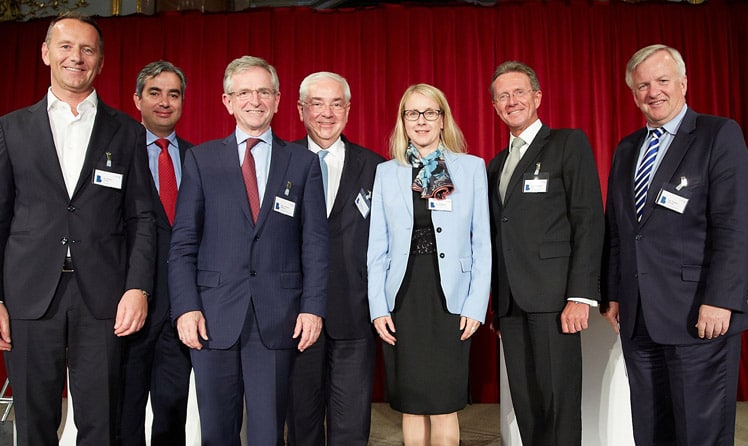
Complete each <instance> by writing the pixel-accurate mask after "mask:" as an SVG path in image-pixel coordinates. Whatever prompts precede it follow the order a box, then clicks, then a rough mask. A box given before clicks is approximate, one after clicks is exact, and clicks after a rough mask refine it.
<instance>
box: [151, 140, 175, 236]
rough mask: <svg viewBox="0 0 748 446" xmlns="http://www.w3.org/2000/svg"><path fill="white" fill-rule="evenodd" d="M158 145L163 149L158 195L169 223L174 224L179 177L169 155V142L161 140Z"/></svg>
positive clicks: (159, 162) (159, 170)
mask: <svg viewBox="0 0 748 446" xmlns="http://www.w3.org/2000/svg"><path fill="white" fill-rule="evenodd" d="M156 145H157V146H159V147H160V148H161V153H159V154H158V194H159V196H160V197H161V204H162V205H163V206H164V211H165V212H166V217H167V218H168V219H169V223H170V224H174V213H175V212H176V208H177V175H176V174H175V173H174V163H173V162H172V160H171V155H169V140H168V139H164V138H159V139H157V140H156Z"/></svg>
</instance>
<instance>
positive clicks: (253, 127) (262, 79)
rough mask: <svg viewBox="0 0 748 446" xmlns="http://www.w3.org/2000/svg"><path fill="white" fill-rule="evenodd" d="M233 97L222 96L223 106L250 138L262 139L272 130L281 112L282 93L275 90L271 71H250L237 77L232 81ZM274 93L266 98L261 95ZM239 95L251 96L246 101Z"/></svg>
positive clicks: (241, 72) (256, 68)
mask: <svg viewBox="0 0 748 446" xmlns="http://www.w3.org/2000/svg"><path fill="white" fill-rule="evenodd" d="M230 87H231V89H230V90H231V91H230V93H224V94H223V96H222V99H223V105H224V106H225V107H226V110H228V112H229V114H230V115H233V116H234V118H235V119H236V125H237V126H238V127H239V128H240V129H241V130H242V131H243V132H244V133H246V134H248V135H251V136H260V135H261V134H262V133H264V132H265V131H266V130H267V129H268V128H270V121H272V120H273V116H275V114H276V113H277V112H278V104H279V103H280V92H276V91H275V89H274V87H273V81H272V77H271V76H270V73H269V72H268V70H266V69H264V68H261V67H250V68H248V69H246V70H243V71H240V72H238V73H234V74H233V75H232V76H231V81H230ZM268 90H269V91H272V92H273V93H272V94H270V95H268V97H263V95H261V94H260V91H268ZM238 92H248V93H249V94H247V95H246V98H243V99H241V98H238V97H237V93H238Z"/></svg>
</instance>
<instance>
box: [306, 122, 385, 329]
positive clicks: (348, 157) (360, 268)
mask: <svg viewBox="0 0 748 446" xmlns="http://www.w3.org/2000/svg"><path fill="white" fill-rule="evenodd" d="M341 139H342V140H343V143H344V144H345V161H344V163H343V174H342V177H341V178H340V187H339V189H338V194H337V195H336V196H335V203H333V207H332V211H331V212H330V216H329V217H328V218H327V223H328V228H329V231H330V277H329V281H328V284H327V319H325V330H326V331H327V334H328V335H329V336H330V337H332V338H335V339H360V338H363V337H365V336H367V335H370V334H371V321H370V320H369V299H368V293H367V288H368V284H367V280H366V277H367V274H366V247H367V246H368V243H369V215H368V214H367V216H366V218H364V217H363V216H362V215H361V213H360V212H359V210H358V208H357V207H356V204H355V200H356V197H357V196H358V194H359V192H360V191H361V189H363V190H364V191H365V192H366V193H367V194H369V198H370V197H371V189H372V187H373V185H374V175H375V173H376V169H377V165H378V164H379V163H381V162H383V161H384V158H383V157H382V156H380V155H378V154H376V153H374V152H372V151H371V150H368V149H365V148H363V147H361V146H358V145H356V144H353V143H351V142H350V141H348V139H346V138H345V136H341ZM296 143H298V144H301V145H303V146H304V147H307V148H308V147H309V143H308V139H307V138H302V139H300V140H298V141H296Z"/></svg>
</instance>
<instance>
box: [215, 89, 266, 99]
mask: <svg viewBox="0 0 748 446" xmlns="http://www.w3.org/2000/svg"><path fill="white" fill-rule="evenodd" d="M227 94H228V95H229V96H233V97H235V98H237V99H239V100H240V101H245V100H247V99H249V97H250V96H251V95H253V94H257V96H259V97H260V99H270V98H272V97H273V96H275V90H273V89H271V88H258V89H257V90H251V89H246V90H239V91H232V92H230V93H227Z"/></svg>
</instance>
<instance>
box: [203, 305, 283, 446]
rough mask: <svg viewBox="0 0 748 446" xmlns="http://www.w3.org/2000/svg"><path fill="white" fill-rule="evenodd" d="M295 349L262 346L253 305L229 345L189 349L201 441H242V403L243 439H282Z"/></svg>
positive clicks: (219, 444) (209, 445)
mask: <svg viewBox="0 0 748 446" xmlns="http://www.w3.org/2000/svg"><path fill="white" fill-rule="evenodd" d="M208 330H210V327H208ZM290 335H291V333H289V336H290ZM294 352H295V350H293V349H287V350H271V349H268V348H267V347H265V345H264V344H263V343H262V339H261V338H260V332H259V331H258V328H257V321H256V320H255V313H254V311H253V309H252V306H251V305H250V309H249V311H248V314H247V319H246V321H245V323H244V328H243V329H242V333H241V336H240V338H239V341H238V342H237V343H236V344H235V345H234V346H233V347H231V348H229V349H226V350H218V349H208V348H203V349H202V350H191V351H190V354H191V357H192V367H193V369H194V371H195V387H196V390H197V405H198V410H199V412H200V430H201V436H202V444H203V446H239V445H240V444H241V441H240V431H241V426H242V415H243V411H242V403H243V402H244V403H246V407H247V444H248V445H249V446H255V445H256V446H282V445H283V444H284V441H283V421H284V420H285V417H286V410H287V399H288V387H289V378H290V375H291V367H292V366H293V358H294ZM242 396H244V401H242Z"/></svg>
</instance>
